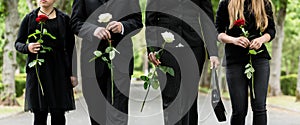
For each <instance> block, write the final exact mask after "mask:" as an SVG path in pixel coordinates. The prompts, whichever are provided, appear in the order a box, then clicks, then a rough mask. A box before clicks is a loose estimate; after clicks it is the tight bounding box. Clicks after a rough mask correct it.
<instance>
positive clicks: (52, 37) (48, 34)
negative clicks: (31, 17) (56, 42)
mask: <svg viewBox="0 0 300 125" xmlns="http://www.w3.org/2000/svg"><path fill="white" fill-rule="evenodd" d="M44 35H47V36H49V37H50V38H51V39H56V37H55V36H52V34H50V33H48V32H46V33H45V34H44Z"/></svg>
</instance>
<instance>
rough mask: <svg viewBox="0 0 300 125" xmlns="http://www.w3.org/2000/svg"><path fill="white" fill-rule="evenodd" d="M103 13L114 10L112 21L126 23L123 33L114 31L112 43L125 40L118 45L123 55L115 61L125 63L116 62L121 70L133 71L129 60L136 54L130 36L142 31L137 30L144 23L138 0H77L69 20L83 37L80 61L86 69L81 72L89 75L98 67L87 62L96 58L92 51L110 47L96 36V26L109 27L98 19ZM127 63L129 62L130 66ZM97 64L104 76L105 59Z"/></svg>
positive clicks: (116, 43) (117, 56)
mask: <svg viewBox="0 0 300 125" xmlns="http://www.w3.org/2000/svg"><path fill="white" fill-rule="evenodd" d="M128 3H130V4H128ZM102 13H111V14H112V16H113V18H112V20H111V21H113V20H114V21H120V22H121V23H122V24H123V26H124V34H123V35H122V34H120V33H111V36H112V40H113V46H117V45H119V43H120V41H126V42H123V43H124V44H122V45H120V46H118V47H117V49H118V50H119V51H120V54H116V58H115V59H114V60H115V61H114V63H116V62H120V63H121V62H124V65H123V64H120V63H118V64H114V65H116V69H118V70H119V71H121V72H124V73H128V72H129V73H130V74H132V73H133V63H132V61H130V59H131V58H132V55H133V54H132V53H133V52H132V41H131V36H133V35H135V34H136V33H137V32H138V31H139V30H138V29H140V28H142V26H143V24H142V16H141V12H140V7H139V2H138V0H111V1H109V0H75V1H74V3H73V12H72V16H71V21H70V23H71V26H72V30H73V31H74V33H75V34H76V35H78V36H79V37H82V38H83V42H82V43H83V44H82V49H81V63H82V66H84V68H82V72H83V73H82V75H83V76H87V77H89V74H90V73H89V72H90V71H94V70H95V69H94V67H93V66H92V65H90V64H91V63H89V62H88V60H89V59H91V58H93V51H94V50H96V49H98V50H101V51H104V49H105V48H106V47H107V46H108V43H107V41H105V40H101V41H100V40H99V39H97V38H96V37H94V36H93V33H94V31H95V29H96V28H97V27H99V26H102V27H105V26H106V25H105V24H100V23H99V22H97V20H98V16H99V15H100V14H102ZM99 41H100V43H99ZM95 46H96V47H97V46H98V48H95ZM128 60H129V61H130V62H128ZM127 63H130V64H129V66H128V65H127ZM96 64H97V67H98V66H99V67H100V69H99V70H97V72H98V75H101V74H102V73H103V72H102V70H101V69H102V68H103V67H104V66H105V62H103V61H102V60H101V59H99V60H97V61H96ZM128 67H129V68H128ZM99 73H100V74H99Z"/></svg>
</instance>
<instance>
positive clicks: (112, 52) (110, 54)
mask: <svg viewBox="0 0 300 125" xmlns="http://www.w3.org/2000/svg"><path fill="white" fill-rule="evenodd" d="M115 56H116V52H115V51H110V52H109V59H110V60H113V59H114V58H115Z"/></svg>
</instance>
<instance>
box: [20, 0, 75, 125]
mask: <svg viewBox="0 0 300 125" xmlns="http://www.w3.org/2000/svg"><path fill="white" fill-rule="evenodd" d="M54 2H55V0H40V1H39V4H40V8H37V9H36V10H34V11H32V12H30V13H29V14H27V15H26V16H25V18H24V19H23V21H22V23H21V26H20V29H19V33H18V37H17V40H16V42H15V47H16V49H17V50H18V51H19V52H21V53H23V54H27V55H28V58H27V60H26V73H27V78H26V94H25V111H31V112H33V113H34V125H46V124H47V115H48V112H50V114H51V117H52V118H51V123H52V124H53V125H64V124H65V116H64V113H65V112H66V111H70V110H74V109H75V102H74V96H73V89H72V84H71V79H72V80H74V78H75V77H73V76H72V69H71V67H72V66H71V65H72V64H71V59H72V52H73V48H74V42H75V41H74V35H73V33H72V31H71V30H70V27H69V20H70V18H69V17H68V16H67V15H66V14H64V13H62V12H61V11H59V10H58V9H56V8H54V7H53V4H54ZM39 15H46V16H47V17H48V20H46V21H45V24H43V28H44V29H47V32H48V33H50V34H52V35H53V36H54V37H56V39H53V38H51V37H49V36H46V35H44V36H43V37H42V39H43V41H44V42H43V43H38V42H37V40H38V37H39V35H36V36H37V38H34V37H30V38H29V39H28V36H29V35H30V34H32V33H35V32H36V30H37V29H39V30H40V28H41V24H39V23H38V22H37V21H36V18H37V17H38V16H39ZM27 40H28V42H27ZM42 45H43V46H47V47H51V49H52V50H51V51H47V52H46V53H42V50H43V47H41V46H42ZM37 55H38V58H39V59H44V62H43V63H42V64H41V65H37V72H38V74H39V78H40V82H38V77H37V74H36V69H35V67H29V65H28V64H29V63H30V62H32V61H33V60H35V59H36V57H37Z"/></svg>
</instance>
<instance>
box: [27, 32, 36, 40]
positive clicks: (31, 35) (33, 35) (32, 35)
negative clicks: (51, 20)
mask: <svg viewBox="0 0 300 125" xmlns="http://www.w3.org/2000/svg"><path fill="white" fill-rule="evenodd" d="M30 37H34V39H36V38H37V37H36V36H35V33H33V34H30V35H29V36H28V38H30Z"/></svg>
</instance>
